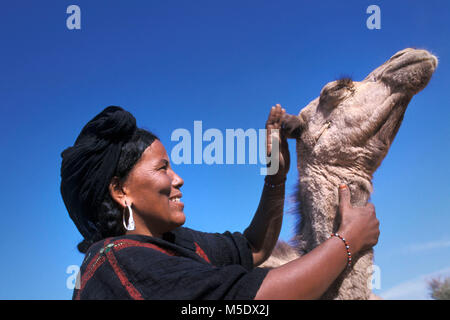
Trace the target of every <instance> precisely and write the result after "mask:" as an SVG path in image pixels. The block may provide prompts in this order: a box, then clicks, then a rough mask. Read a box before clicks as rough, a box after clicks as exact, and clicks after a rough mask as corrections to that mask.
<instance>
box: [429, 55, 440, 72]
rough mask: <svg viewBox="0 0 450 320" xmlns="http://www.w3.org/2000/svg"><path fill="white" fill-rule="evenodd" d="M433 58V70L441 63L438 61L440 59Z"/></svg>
mask: <svg viewBox="0 0 450 320" xmlns="http://www.w3.org/2000/svg"><path fill="white" fill-rule="evenodd" d="M431 58H432V64H433V68H435V69H436V68H437V65H438V63H439V60H438V58H436V57H435V56H431Z"/></svg>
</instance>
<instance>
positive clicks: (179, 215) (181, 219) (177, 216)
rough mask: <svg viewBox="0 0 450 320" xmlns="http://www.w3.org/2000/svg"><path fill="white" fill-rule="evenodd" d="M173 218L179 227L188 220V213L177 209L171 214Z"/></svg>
mask: <svg viewBox="0 0 450 320" xmlns="http://www.w3.org/2000/svg"><path fill="white" fill-rule="evenodd" d="M171 218H172V219H171V220H172V222H173V223H174V224H176V225H177V227H179V226H182V225H183V224H184V223H185V222H186V215H185V214H184V212H183V211H175V212H172V214H171Z"/></svg>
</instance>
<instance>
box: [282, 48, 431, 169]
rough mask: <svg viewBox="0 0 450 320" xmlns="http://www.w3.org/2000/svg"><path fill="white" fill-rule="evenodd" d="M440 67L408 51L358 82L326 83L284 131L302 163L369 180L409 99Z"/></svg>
mask: <svg viewBox="0 0 450 320" xmlns="http://www.w3.org/2000/svg"><path fill="white" fill-rule="evenodd" d="M437 64H438V60H437V58H436V57H435V56H433V55H432V54H430V53H429V52H428V51H426V50H417V49H411V48H407V49H404V50H401V51H399V52H397V53H396V54H395V55H393V56H392V57H391V58H390V59H389V60H388V61H386V62H385V63H383V64H382V65H381V66H379V67H378V68H376V69H375V70H373V71H372V72H370V73H369V75H368V76H367V77H366V78H365V79H364V80H362V81H359V82H357V81H352V80H351V79H350V78H342V79H339V80H336V81H333V82H329V83H327V84H326V85H325V86H324V87H323V88H322V90H321V92H320V96H319V97H317V98H316V99H314V100H313V101H311V102H310V103H309V104H308V105H307V106H306V107H305V108H303V109H302V110H301V112H300V113H299V115H298V116H293V115H286V116H285V118H284V120H283V130H284V132H285V134H286V135H287V136H288V137H289V138H295V139H297V142H298V143H297V150H298V152H299V157H300V159H303V160H306V161H310V162H311V161H312V162H314V161H316V162H317V163H320V164H321V165H329V166H336V167H337V166H339V167H340V168H353V169H354V170H355V171H358V172H364V173H365V174H367V175H370V177H371V176H372V174H373V173H374V171H375V170H376V169H377V168H378V166H379V165H380V164H381V161H382V160H383V159H384V157H385V156H386V154H387V152H388V150H389V147H390V145H391V143H392V141H393V140H394V137H395V135H396V133H397V131H398V129H399V127H400V125H401V122H402V120H403V116H404V114H405V111H406V108H407V106H408V103H409V101H410V100H411V98H412V97H413V96H414V95H415V94H416V93H418V92H419V91H420V90H422V89H423V88H425V86H426V85H427V83H428V81H429V80H430V78H431V76H432V74H433V72H434V71H435V69H436V67H437Z"/></svg>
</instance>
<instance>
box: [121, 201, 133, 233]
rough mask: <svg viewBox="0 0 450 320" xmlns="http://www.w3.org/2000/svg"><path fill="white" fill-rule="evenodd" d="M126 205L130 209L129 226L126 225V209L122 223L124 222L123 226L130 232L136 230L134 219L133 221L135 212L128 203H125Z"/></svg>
mask: <svg viewBox="0 0 450 320" xmlns="http://www.w3.org/2000/svg"><path fill="white" fill-rule="evenodd" d="M125 205H126V206H127V208H128V214H129V215H128V224H127V223H125V209H124V212H123V215H122V222H123V226H124V228H125V229H126V230H128V231H133V230H134V229H136V227H135V225H134V219H133V210H131V206H130V205H128V204H127V202H126V201H125Z"/></svg>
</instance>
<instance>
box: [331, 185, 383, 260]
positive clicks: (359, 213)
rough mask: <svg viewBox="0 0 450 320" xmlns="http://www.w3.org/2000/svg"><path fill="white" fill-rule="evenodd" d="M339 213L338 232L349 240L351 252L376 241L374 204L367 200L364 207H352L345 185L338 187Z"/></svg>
mask: <svg viewBox="0 0 450 320" xmlns="http://www.w3.org/2000/svg"><path fill="white" fill-rule="evenodd" d="M339 213H340V215H341V225H340V228H339V231H338V233H339V234H341V235H342V236H343V237H344V238H346V239H347V240H348V241H349V243H350V250H351V251H352V253H356V252H358V251H361V250H365V249H369V248H372V247H373V246H375V245H376V244H377V243H378V237H379V236H380V222H379V221H378V219H377V217H376V214H375V206H374V205H373V204H372V203H370V202H369V203H367V205H366V206H365V207H353V206H352V205H351V203H350V190H349V188H348V187H347V186H345V185H342V186H340V187H339Z"/></svg>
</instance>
